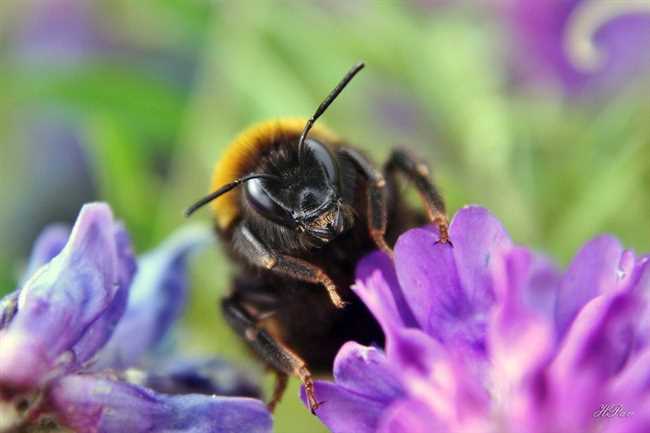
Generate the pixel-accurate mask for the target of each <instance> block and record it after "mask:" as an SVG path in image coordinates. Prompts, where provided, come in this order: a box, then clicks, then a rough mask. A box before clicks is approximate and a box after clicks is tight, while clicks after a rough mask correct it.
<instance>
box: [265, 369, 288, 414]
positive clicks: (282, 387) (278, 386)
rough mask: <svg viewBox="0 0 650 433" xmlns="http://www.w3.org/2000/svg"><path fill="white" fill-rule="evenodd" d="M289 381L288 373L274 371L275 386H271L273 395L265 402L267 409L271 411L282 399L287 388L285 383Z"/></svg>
mask: <svg viewBox="0 0 650 433" xmlns="http://www.w3.org/2000/svg"><path fill="white" fill-rule="evenodd" d="M288 383H289V375H287V374H286V373H281V372H279V371H276V372H275V386H274V387H273V395H272V396H271V401H269V402H268V403H267V405H266V406H267V407H268V408H269V411H271V412H273V411H274V410H275V407H276V406H277V405H278V403H280V401H281V400H282V396H283V395H284V392H285V391H286V390H287V384H288Z"/></svg>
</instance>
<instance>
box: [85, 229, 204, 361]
mask: <svg viewBox="0 0 650 433" xmlns="http://www.w3.org/2000/svg"><path fill="white" fill-rule="evenodd" d="M211 241H212V235H211V233H210V230H209V229H207V228H206V227H203V226H191V227H187V228H184V229H182V230H180V231H178V232H177V233H175V234H174V235H173V236H171V237H170V238H169V239H168V240H166V241H165V242H163V244H162V245H161V246H160V247H158V248H157V249H155V250H154V251H152V252H150V253H148V254H146V255H144V256H143V257H142V258H140V260H139V268H138V273H137V274H136V276H135V279H134V280H133V284H132V286H131V293H130V295H129V301H128V306H127V310H126V313H125V314H124V316H123V317H122V319H121V320H120V322H119V324H118V325H117V328H116V329H115V332H114V333H113V336H112V338H111V340H110V341H109V342H108V343H107V345H106V347H105V348H104V349H103V350H102V351H101V353H100V354H99V355H98V361H97V364H96V368H100V367H112V368H126V367H130V366H133V365H135V364H136V363H137V361H138V360H139V359H140V358H141V356H142V355H143V354H144V353H145V352H147V351H149V350H151V349H153V348H154V347H155V346H156V345H157V344H158V343H159V342H160V340H161V339H162V338H163V337H164V336H165V335H166V334H167V332H168V331H169V329H170V327H171V325H172V324H173V323H174V321H175V320H176V319H177V318H178V316H179V315H180V313H181V311H182V309H183V307H184V305H185V298H186V291H187V284H188V277H187V257H188V255H189V254H190V253H192V252H194V251H195V250H196V249H197V248H199V247H201V246H205V245H207V244H208V243H210V242H211Z"/></svg>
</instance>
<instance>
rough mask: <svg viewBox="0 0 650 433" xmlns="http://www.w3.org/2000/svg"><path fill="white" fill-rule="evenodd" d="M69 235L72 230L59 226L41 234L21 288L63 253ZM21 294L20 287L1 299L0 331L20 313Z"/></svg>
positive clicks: (35, 244)
mask: <svg viewBox="0 0 650 433" xmlns="http://www.w3.org/2000/svg"><path fill="white" fill-rule="evenodd" d="M69 234H70V229H69V228H67V227H65V226H63V225H59V224H55V225H52V226H50V227H47V228H46V229H45V230H43V231H42V232H41V234H40V235H39V236H38V238H36V241H35V242H34V247H33V248H32V254H31V256H30V258H29V262H28V264H27V269H26V270H25V273H24V275H23V277H22V279H21V282H20V286H21V287H22V286H23V285H24V284H25V283H26V282H27V280H28V279H29V277H31V276H32V275H33V274H34V272H36V271H37V270H38V269H39V268H40V267H41V266H43V265H45V264H46V263H48V262H49V261H50V260H52V258H54V256H56V255H57V254H59V253H60V252H61V250H62V249H63V247H64V246H65V243H66V242H67V241H68V236H69ZM19 294H20V287H19V288H18V289H16V290H15V291H14V292H12V293H9V294H7V295H5V296H4V297H3V298H2V299H0V329H2V328H5V327H6V326H7V325H8V324H9V322H10V321H11V319H13V317H14V315H15V314H16V311H18V296H19Z"/></svg>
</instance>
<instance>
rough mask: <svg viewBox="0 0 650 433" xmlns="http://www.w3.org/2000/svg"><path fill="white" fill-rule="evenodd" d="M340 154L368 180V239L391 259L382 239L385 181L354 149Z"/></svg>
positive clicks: (384, 222) (384, 223) (384, 218)
mask: <svg viewBox="0 0 650 433" xmlns="http://www.w3.org/2000/svg"><path fill="white" fill-rule="evenodd" d="M340 152H341V153H342V154H343V155H344V156H345V157H346V158H348V159H349V160H350V161H352V162H353V163H354V165H355V167H356V168H357V170H359V172H361V174H362V175H363V176H364V177H365V178H366V179H367V180H368V204H367V206H368V228H369V230H370V237H371V238H372V240H373V241H374V242H375V245H377V248H379V249H380V250H382V251H384V252H386V253H387V254H388V255H390V256H391V257H392V255H393V250H392V249H391V248H390V247H389V246H388V244H387V243H386V239H385V237H384V235H385V234H386V223H387V220H388V206H387V200H386V196H387V192H386V179H385V178H384V175H383V174H382V173H381V171H379V170H377V168H375V166H373V165H372V163H371V162H370V161H369V160H368V159H367V158H366V157H365V156H364V155H363V154H361V153H360V152H358V151H356V150H355V149H351V148H349V147H345V148H343V149H341V150H340Z"/></svg>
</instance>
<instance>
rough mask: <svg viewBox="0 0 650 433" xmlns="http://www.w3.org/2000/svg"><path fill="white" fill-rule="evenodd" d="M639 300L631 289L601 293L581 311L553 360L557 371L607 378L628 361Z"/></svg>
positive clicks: (600, 378)
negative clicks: (632, 293) (588, 373)
mask: <svg viewBox="0 0 650 433" xmlns="http://www.w3.org/2000/svg"><path fill="white" fill-rule="evenodd" d="M638 312H639V305H638V304H637V300H636V299H635V298H634V297H633V296H632V295H631V294H630V293H625V292H623V293H615V294H605V295H601V296H599V297H597V298H595V299H593V300H592V301H590V302H589V303H588V304H587V305H585V306H584V308H583V309H582V310H581V311H580V313H579V314H578V316H577V317H576V319H575V320H574V322H573V324H572V325H571V328H570V329H569V331H568V334H567V335H566V338H565V339H564V344H563V346H562V348H561V349H560V352H559V353H558V355H557V357H556V358H555V361H554V366H553V369H554V371H555V373H556V374H561V375H564V374H566V375H572V374H576V372H580V373H586V372H590V373H593V374H594V377H595V378H596V379H598V380H605V379H608V378H609V377H611V376H612V375H614V374H616V373H617V372H618V371H620V369H621V368H622V367H623V365H624V364H625V362H626V360H627V358H628V356H629V355H630V352H631V350H632V347H633V342H634V336H635V335H634V334H635V327H634V325H635V322H636V314H638Z"/></svg>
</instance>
